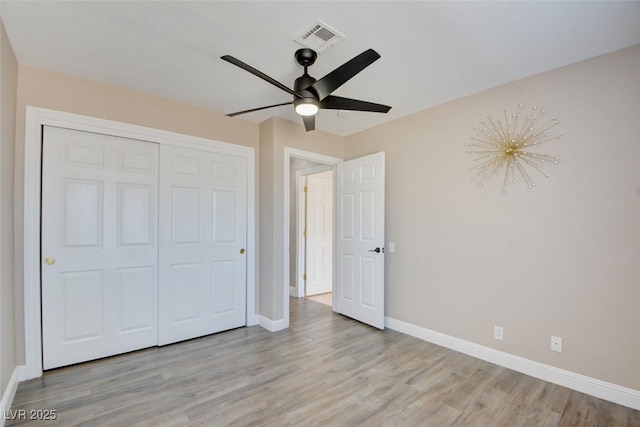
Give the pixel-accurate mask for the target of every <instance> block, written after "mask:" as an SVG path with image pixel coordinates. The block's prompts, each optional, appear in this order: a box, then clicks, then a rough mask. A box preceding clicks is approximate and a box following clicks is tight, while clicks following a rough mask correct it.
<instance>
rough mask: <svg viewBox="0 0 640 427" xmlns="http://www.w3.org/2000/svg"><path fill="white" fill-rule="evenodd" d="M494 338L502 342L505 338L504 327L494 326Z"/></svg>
mask: <svg viewBox="0 0 640 427" xmlns="http://www.w3.org/2000/svg"><path fill="white" fill-rule="evenodd" d="M493 337H494V338H495V339H497V340H500V341H502V340H503V338H504V329H502V326H494V327H493Z"/></svg>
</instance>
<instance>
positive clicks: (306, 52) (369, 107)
mask: <svg viewBox="0 0 640 427" xmlns="http://www.w3.org/2000/svg"><path fill="white" fill-rule="evenodd" d="M295 57H296V60H297V61H298V64H300V65H302V66H303V67H304V74H303V75H302V76H300V77H298V78H297V79H296V80H295V82H294V84H293V90H292V89H289V88H288V87H287V86H285V85H283V84H282V83H280V82H278V81H276V80H274V79H273V78H271V77H269V76H267V75H266V74H264V73H263V72H261V71H259V70H256V69H255V68H253V67H252V66H250V65H248V64H245V63H244V62H242V61H240V60H239V59H236V58H234V57H233V56H230V55H224V56H222V57H221V59H223V60H225V61H227V62H230V63H231V64H233V65H236V66H238V67H240V68H242V69H243V70H245V71H248V72H250V73H251V74H253V75H255V76H257V77H260V78H261V79H263V80H265V81H267V82H269V83H271V84H272V85H274V86H276V87H278V88H280V89H282V90H284V91H285V92H287V93H289V94H291V95H293V101H291V102H283V103H281V104H274V105H268V106H266V107H259V108H252V109H250V110H244V111H238V112H236V113H231V114H227V116H229V117H234V116H237V115H240V114H245V113H251V112H254V111H259V110H264V109H267V108H273V107H280V106H282V105H291V104H293V105H294V107H295V110H296V113H298V114H299V115H300V116H302V120H303V122H304V127H305V129H306V130H307V132H309V131H311V130H314V129H315V127H316V117H315V115H316V113H317V112H318V109H320V108H323V109H329V110H355V111H369V112H374V113H386V112H388V111H389V110H390V109H391V107H389V106H387V105H381V104H374V103H372V102H366V101H359V100H357V99H350V98H343V97H340V96H334V95H331V93H332V92H333V91H334V90H336V89H338V88H339V87H340V86H342V85H343V84H345V83H346V82H347V81H348V80H349V79H351V78H352V77H353V76H355V75H356V74H358V73H359V72H360V71H362V70H364V69H365V68H367V67H368V66H369V65H371V64H372V63H373V62H375V61H376V60H378V59H379V58H380V55H379V54H378V52H376V51H375V50H373V49H368V50H366V51H364V52H362V53H361V54H360V55H357V56H356V57H355V58H353V59H351V60H350V61H347V62H345V63H344V64H342V65H341V66H339V67H338V68H336V69H335V70H333V71H332V72H330V73H329V74H327V75H326V76H324V77H322V78H321V79H320V80H316V79H315V78H313V77H311V76H310V75H309V74H308V73H307V68H308V67H309V66H311V65H313V63H314V62H316V58H317V57H318V54H317V53H316V52H315V51H314V50H312V49H308V48H304V49H298V50H297V51H296V53H295Z"/></svg>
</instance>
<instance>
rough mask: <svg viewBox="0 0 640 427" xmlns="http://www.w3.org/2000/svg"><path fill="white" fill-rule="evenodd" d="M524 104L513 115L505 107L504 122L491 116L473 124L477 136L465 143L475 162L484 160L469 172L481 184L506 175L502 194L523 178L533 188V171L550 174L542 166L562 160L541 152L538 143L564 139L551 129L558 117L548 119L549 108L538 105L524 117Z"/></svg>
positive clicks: (546, 175) (482, 185)
mask: <svg viewBox="0 0 640 427" xmlns="http://www.w3.org/2000/svg"><path fill="white" fill-rule="evenodd" d="M522 107H523V105H522V104H520V105H518V110H517V111H516V112H515V113H512V114H511V115H510V116H508V115H507V110H506V109H505V110H503V113H504V121H502V120H494V119H492V118H491V117H489V116H487V121H484V120H480V127H479V128H478V127H475V126H474V127H473V130H475V131H476V136H475V137H472V138H471V141H472V142H471V143H467V144H465V145H466V146H467V147H470V148H471V149H470V150H468V151H467V153H469V154H471V155H472V156H473V157H474V161H476V162H480V163H479V164H477V165H476V166H474V167H472V168H471V169H469V172H470V173H471V174H472V177H471V178H472V179H473V180H476V181H477V182H478V184H479V185H480V186H481V187H484V185H485V184H486V183H487V181H489V179H491V178H494V179H499V178H500V177H504V179H503V181H502V191H501V193H502V194H506V192H507V186H508V185H509V184H510V183H517V182H518V180H519V179H521V180H522V181H524V182H525V183H526V184H527V185H528V186H529V188H533V187H535V185H536V184H535V183H534V182H533V179H532V178H531V175H530V172H532V171H535V172H539V173H541V174H542V175H544V176H545V177H549V175H548V174H547V173H546V172H545V171H544V170H543V169H542V168H543V166H544V164H546V163H555V164H557V163H558V160H560V159H559V158H558V157H553V156H550V155H548V154H542V153H539V152H537V148H538V147H537V146H539V145H541V144H545V143H548V142H551V141H554V140H558V139H562V135H557V136H552V135H551V133H550V132H549V131H550V130H551V128H553V127H554V126H556V125H558V124H560V122H559V121H558V120H557V119H556V118H555V117H551V118H550V119H548V120H546V121H545V120H544V117H543V116H544V115H545V111H544V110H543V109H538V108H537V107H533V108H532V109H531V112H530V113H529V114H528V115H527V116H525V117H524V118H523V117H522V116H521V110H522ZM531 150H535V151H531ZM503 170H504V171H503Z"/></svg>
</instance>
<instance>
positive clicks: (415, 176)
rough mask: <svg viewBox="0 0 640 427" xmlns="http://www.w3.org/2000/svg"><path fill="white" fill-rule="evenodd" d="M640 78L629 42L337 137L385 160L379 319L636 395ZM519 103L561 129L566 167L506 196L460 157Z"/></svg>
mask: <svg viewBox="0 0 640 427" xmlns="http://www.w3.org/2000/svg"><path fill="white" fill-rule="evenodd" d="M639 76H640V45H636V46H634V47H631V48H628V49H624V50H622V51H619V52H615V53H612V54H608V55H604V56H601V57H597V58H594V59H591V60H587V61H584V62H581V63H578V64H574V65H570V66H567V67H563V68H560V69H557V70H553V71H550V72H546V73H543V74H539V75H536V76H533V77H530V78H526V79H523V80H520V81H516V82H514V83H511V84H507V85H504V86H500V87H497V88H495V89H492V90H489V91H486V92H482V93H479V94H477V95H473V96H470V97H466V98H463V99H460V100H457V101H455V102H451V103H448V104H445V105H442V106H439V107H436V108H433V109H430V110H427V111H424V112H421V113H418V114H415V115H412V116H410V117H407V118H404V119H400V120H396V121H393V122H391V123H388V124H385V125H382V126H378V127H376V128H373V129H370V130H367V131H364V132H362V133H359V134H356V135H353V136H350V137H347V138H346V139H345V159H351V158H355V157H359V156H362V155H365V154H368V153H373V152H376V151H380V150H384V151H385V152H386V162H387V164H386V173H387V175H386V176H387V181H386V186H387V187H386V197H387V200H386V202H387V203H386V238H387V241H393V242H396V252H395V253H393V254H388V255H387V264H386V286H387V291H386V302H387V306H386V313H387V315H388V316H390V317H392V318H396V319H400V320H403V321H406V322H409V323H413V324H415V325H418V326H421V327H425V328H428V329H431V330H435V331H438V332H442V333H445V334H448V335H451V336H454V337H459V338H462V339H464V340H468V341H471V342H474V343H479V344H482V345H485V346H489V347H493V348H496V349H498V350H502V351H506V352H508V353H512V354H515V355H518V356H522V357H525V358H527V359H531V360H535V361H538V362H542V363H545V364H549V365H552V366H557V367H559V368H563V369H567V370H569V371H573V372H577V373H580V374H584V375H587V376H590V377H594V378H597V379H600V380H604V381H608V382H611V383H615V384H619V385H622V386H626V387H630V388H632V389H635V390H640V369H639V368H638V367H639V366H640V262H639V261H640V143H639V141H640V140H639V134H640V133H639V131H638V128H637V127H636V126H637V121H638V118H639V117H640V80H639ZM418 90H419V91H421V90H424V91H428V90H429V86H428V85H425V86H423V87H421V88H419V89H418ZM417 95H418V96H419V93H418V94H417ZM519 103H524V104H526V105H527V106H529V107H531V106H533V105H538V106H540V107H544V108H546V109H547V111H548V112H549V114H551V115H556V116H557V117H558V119H559V120H560V122H561V124H560V126H558V127H557V128H556V129H558V133H561V134H563V135H564V139H563V140H562V142H560V143H553V144H550V145H548V146H546V147H544V148H545V149H544V151H545V152H548V153H550V154H553V155H557V156H560V158H561V162H560V164H558V165H550V166H552V167H549V168H548V171H549V173H550V175H551V177H550V178H548V179H546V178H544V177H540V178H537V179H536V181H537V184H538V185H537V188H536V189H533V190H530V189H528V188H526V186H525V185H524V184H522V183H519V184H518V185H517V186H516V187H515V188H514V187H512V188H510V189H509V194H508V195H506V196H503V195H501V194H499V185H498V183H497V182H491V183H489V184H487V186H485V188H480V187H478V186H477V185H476V184H475V183H474V182H472V181H471V180H470V178H469V174H468V173H467V168H469V167H471V166H472V165H473V159H472V158H471V157H470V156H469V155H468V154H466V147H465V146H464V144H465V143H466V142H468V140H469V138H470V137H471V136H474V132H473V130H472V127H473V126H475V125H476V124H477V123H478V121H479V120H480V119H484V118H485V117H486V116H487V115H497V114H500V113H501V112H502V109H503V108H507V109H508V110H509V111H511V110H513V109H515V108H516V107H517V105H518V104H519ZM494 325H500V326H503V327H504V337H505V338H504V341H502V342H501V341H496V340H495V339H493V326H494ZM551 335H557V336H561V337H562V338H563V339H564V343H563V344H564V350H563V352H562V353H555V352H552V351H550V348H549V347H550V337H551Z"/></svg>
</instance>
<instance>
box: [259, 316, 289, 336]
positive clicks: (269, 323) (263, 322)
mask: <svg viewBox="0 0 640 427" xmlns="http://www.w3.org/2000/svg"><path fill="white" fill-rule="evenodd" d="M258 324H259V325H260V326H262V327H263V328H265V329H266V330H267V331H269V332H278V331H281V330H283V329H287V327H288V325H287V324H286V323H285V320H284V319H278V320H271V319H267V318H266V317H264V316H263V315H261V314H258Z"/></svg>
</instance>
